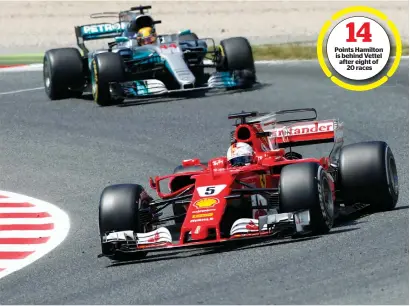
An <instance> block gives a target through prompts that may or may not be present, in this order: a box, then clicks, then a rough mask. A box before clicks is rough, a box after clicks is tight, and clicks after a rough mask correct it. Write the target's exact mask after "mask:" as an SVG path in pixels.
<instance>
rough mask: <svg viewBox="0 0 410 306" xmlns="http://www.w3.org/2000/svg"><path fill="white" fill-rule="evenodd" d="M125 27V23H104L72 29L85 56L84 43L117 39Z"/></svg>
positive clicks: (86, 52)
mask: <svg viewBox="0 0 410 306" xmlns="http://www.w3.org/2000/svg"><path fill="white" fill-rule="evenodd" d="M125 27H126V22H121V23H120V22H116V23H106V22H104V23H93V24H86V25H81V26H76V27H75V28H74V29H75V36H76V39H77V45H78V47H79V48H80V49H81V50H82V51H83V52H84V55H87V54H88V52H89V51H88V49H87V47H86V46H85V44H84V42H85V41H89V40H97V39H105V38H115V37H118V36H120V35H121V34H122V33H123V32H124V29H125Z"/></svg>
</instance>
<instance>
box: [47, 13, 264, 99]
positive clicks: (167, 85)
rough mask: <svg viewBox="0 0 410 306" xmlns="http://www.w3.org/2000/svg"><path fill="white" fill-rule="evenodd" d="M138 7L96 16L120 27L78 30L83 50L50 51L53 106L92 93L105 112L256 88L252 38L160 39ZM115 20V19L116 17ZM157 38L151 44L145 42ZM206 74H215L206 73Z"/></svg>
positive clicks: (179, 35) (187, 32) (181, 35)
mask: <svg viewBox="0 0 410 306" xmlns="http://www.w3.org/2000/svg"><path fill="white" fill-rule="evenodd" d="M150 8H151V6H139V7H133V8H131V9H130V10H127V11H123V12H120V13H99V14H93V15H91V16H90V17H91V18H105V17H114V16H115V17H118V18H119V22H117V23H100V24H89V25H82V26H76V27H75V33H76V38H77V45H78V47H79V48H80V49H81V51H82V53H83V55H81V54H80V51H79V50H78V49H77V48H60V49H51V50H48V51H47V52H46V53H45V55H44V68H43V72H44V85H45V91H46V94H47V95H48V97H49V98H50V99H51V100H56V99H63V98H69V97H73V96H81V95H82V93H83V92H84V91H87V90H88V91H92V94H93V98H94V101H95V102H96V103H97V104H98V105H100V106H107V105H113V104H118V103H121V102H123V101H124V100H125V99H126V98H139V97H149V96H158V95H164V94H169V93H173V92H185V91H207V90H210V89H216V88H217V89H218V88H219V89H220V88H224V89H244V88H250V87H252V86H253V85H254V84H255V83H256V73H255V64H254V59H253V54H252V48H251V46H250V44H249V42H248V40H247V39H246V38H243V37H234V38H228V39H225V40H222V41H221V42H220V45H218V46H216V45H215V41H214V40H213V39H212V38H203V39H199V38H198V36H197V35H196V34H195V33H192V32H191V31H190V30H185V31H181V32H179V33H177V34H166V35H157V34H156V31H155V25H156V24H158V23H161V21H156V20H154V19H153V18H152V17H151V16H150V15H149V14H146V12H145V10H146V9H150ZM114 14H115V15H114ZM147 29H148V30H149V31H150V34H152V35H151V36H154V39H152V40H151V41H150V42H149V44H143V40H142V39H145V38H143V37H142V39H141V37H140V36H139V35H140V33H141V32H143V31H148V30H147ZM103 38H114V39H115V41H112V42H109V43H108V48H105V49H100V50H94V51H89V50H88V49H87V47H86V46H85V44H84V42H85V41H90V40H97V39H103ZM205 68H213V70H214V72H212V73H210V74H208V73H205Z"/></svg>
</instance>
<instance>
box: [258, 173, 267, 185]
mask: <svg viewBox="0 0 410 306" xmlns="http://www.w3.org/2000/svg"><path fill="white" fill-rule="evenodd" d="M259 179H260V182H261V188H266V174H262V175H261V176H260V177H259Z"/></svg>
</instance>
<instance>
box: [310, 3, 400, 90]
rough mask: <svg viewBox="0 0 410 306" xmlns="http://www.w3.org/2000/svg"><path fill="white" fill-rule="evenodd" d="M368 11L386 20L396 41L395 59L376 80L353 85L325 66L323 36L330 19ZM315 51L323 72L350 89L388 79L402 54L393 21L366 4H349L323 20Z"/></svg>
mask: <svg viewBox="0 0 410 306" xmlns="http://www.w3.org/2000/svg"><path fill="white" fill-rule="evenodd" d="M363 12H365V13H368V14H371V15H373V16H376V17H378V18H379V19H381V20H386V22H387V26H388V28H389V29H390V31H391V33H392V34H393V37H394V40H395V43H396V54H395V59H394V61H393V64H392V66H391V67H390V69H389V71H388V72H387V74H386V75H384V76H382V77H381V78H380V79H378V80H377V81H375V82H373V83H370V84H365V85H354V84H349V83H346V82H344V81H342V80H340V79H339V78H337V77H336V76H334V75H332V73H331V71H330V69H329V68H328V67H327V65H326V62H325V57H324V55H323V44H324V41H325V36H326V33H327V32H328V30H329V28H330V27H331V25H332V21H335V20H337V19H339V18H340V17H342V16H344V15H347V14H352V13H363ZM316 52H317V59H318V61H319V65H320V67H321V68H322V70H323V72H324V74H325V75H326V76H327V77H328V78H330V79H331V80H332V82H333V83H335V84H336V85H338V86H340V87H342V88H344V89H347V90H352V91H367V90H371V89H375V88H377V87H379V86H381V85H383V84H384V83H386V82H387V81H388V79H389V78H391V77H392V76H393V74H394V73H395V72H396V70H397V68H398V67H399V64H400V59H401V54H402V43H401V38H400V33H399V31H398V30H397V28H396V25H395V24H394V23H393V21H391V20H389V19H388V18H387V16H386V15H385V14H383V13H382V12H380V11H379V10H376V9H374V8H371V7H367V6H351V7H347V8H345V9H342V10H340V11H338V12H336V13H335V14H334V15H333V16H332V19H331V20H328V21H326V22H325V24H324V25H323V27H322V29H321V30H320V33H319V37H318V39H317V47H316Z"/></svg>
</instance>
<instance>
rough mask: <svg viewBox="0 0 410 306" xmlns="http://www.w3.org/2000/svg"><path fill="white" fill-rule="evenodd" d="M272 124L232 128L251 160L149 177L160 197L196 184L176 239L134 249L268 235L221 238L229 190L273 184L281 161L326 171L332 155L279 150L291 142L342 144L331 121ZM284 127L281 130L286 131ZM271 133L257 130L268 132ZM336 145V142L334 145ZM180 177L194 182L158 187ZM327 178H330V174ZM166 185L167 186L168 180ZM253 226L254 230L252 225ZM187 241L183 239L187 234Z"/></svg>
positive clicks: (188, 163) (219, 161) (337, 126)
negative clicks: (309, 164) (297, 154)
mask: <svg viewBox="0 0 410 306" xmlns="http://www.w3.org/2000/svg"><path fill="white" fill-rule="evenodd" d="M270 124H272V123H270V122H265V123H260V122H259V123H253V124H251V123H245V124H240V125H237V126H236V129H235V132H234V139H235V140H236V141H238V142H246V143H248V144H250V145H251V146H252V147H253V149H254V151H255V157H254V164H252V165H249V166H244V167H231V166H229V164H228V162H227V159H226V157H217V158H213V159H211V160H209V161H208V164H207V166H204V165H202V164H201V162H200V160H199V159H190V160H184V161H183V162H182V165H183V166H184V167H189V166H202V167H203V168H202V169H199V170H197V171H193V172H185V173H178V174H172V175H166V176H161V177H155V178H154V179H152V178H150V185H151V188H153V189H154V190H156V192H157V194H158V196H159V197H161V198H162V199H170V198H174V197H177V196H179V195H180V194H181V193H182V192H183V191H186V189H187V188H188V187H194V188H192V190H191V191H190V192H191V194H192V199H190V201H189V202H190V203H189V204H186V205H185V208H186V210H187V212H186V217H185V220H184V222H183V224H182V227H181V232H180V235H179V241H174V242H172V243H169V242H167V243H160V244H150V245H144V246H141V245H140V246H137V248H148V247H149V248H159V247H160V248H164V247H165V248H169V247H182V246H188V245H197V244H208V243H215V242H223V241H227V240H231V239H235V238H243V237H255V236H261V235H269V234H271V233H269V232H259V231H258V232H257V233H254V232H253V233H251V232H250V233H249V234H247V235H243V234H241V235H233V236H231V237H229V238H223V237H222V235H221V229H220V224H221V220H222V218H223V216H224V212H225V210H226V207H227V205H228V203H229V201H231V200H230V199H226V197H227V196H230V195H231V194H232V190H233V189H240V188H244V186H243V185H242V184H239V183H238V182H237V181H238V180H240V181H241V182H243V183H247V184H249V185H251V186H252V187H256V188H277V187H278V183H279V178H280V169H281V167H282V166H284V165H288V164H291V163H304V162H315V163H318V164H320V165H321V166H322V167H323V168H324V169H325V170H326V171H327V170H328V169H329V165H330V162H331V161H330V159H331V158H332V157H331V155H329V157H322V158H320V159H317V158H303V159H287V158H286V157H285V149H284V148H280V146H281V144H286V143H289V144H290V143H294V145H296V146H297V145H300V144H311V143H325V142H334V143H336V144H337V147H340V146H341V145H342V143H343V137H342V125H341V124H340V123H339V122H338V121H335V120H323V121H309V122H297V123H293V124H290V125H287V126H286V127H285V126H280V127H278V125H277V124H275V123H273V127H274V128H273V129H270V130H269V128H266V127H267V126H269V125H270ZM284 128H285V129H284ZM267 130H268V131H269V132H270V135H265V136H264V134H261V133H263V132H266V131H267ZM335 147H336V146H335ZM179 176H188V177H190V178H191V179H192V180H193V182H192V184H191V185H185V186H183V187H182V188H180V189H179V190H171V192H169V193H164V192H163V191H162V190H161V188H160V183H161V181H163V180H169V182H170V183H171V182H172V180H173V179H175V178H176V177H179ZM329 177H331V176H330V175H329ZM330 182H331V188H332V193H333V197H334V199H335V187H334V184H333V179H332V178H331V179H330ZM170 183H169V184H168V186H171V184H170ZM264 214H266V210H264V209H262V210H261V209H254V210H253V212H252V216H250V217H251V218H254V219H258V216H260V215H264ZM248 227H249V229H252V227H255V225H252V224H249V225H248V226H247V228H248ZM254 229H255V228H254ZM210 230H211V231H212V230H213V231H214V233H215V236H214V238H212V239H210V238H209V237H208V235H209V233H210ZM188 233H190V239H189V241H187V234H188Z"/></svg>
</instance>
